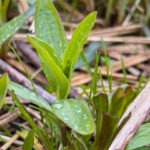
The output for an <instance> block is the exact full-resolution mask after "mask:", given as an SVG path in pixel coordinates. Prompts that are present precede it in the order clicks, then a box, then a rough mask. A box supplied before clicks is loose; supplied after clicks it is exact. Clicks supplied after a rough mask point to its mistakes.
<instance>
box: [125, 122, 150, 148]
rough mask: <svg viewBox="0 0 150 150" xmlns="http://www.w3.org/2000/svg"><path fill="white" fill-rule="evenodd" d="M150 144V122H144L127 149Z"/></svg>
mask: <svg viewBox="0 0 150 150" xmlns="http://www.w3.org/2000/svg"><path fill="white" fill-rule="evenodd" d="M148 144H150V123H146V124H143V125H142V126H141V127H140V128H139V129H138V131H137V132H136V134H135V135H134V137H133V138H132V139H131V141H130V142H129V144H128V146H127V148H126V150H133V149H136V148H139V147H142V146H145V145H148Z"/></svg>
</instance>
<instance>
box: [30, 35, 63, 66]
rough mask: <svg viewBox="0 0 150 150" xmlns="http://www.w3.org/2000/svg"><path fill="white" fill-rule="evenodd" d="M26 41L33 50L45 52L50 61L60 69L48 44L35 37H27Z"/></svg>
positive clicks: (57, 60) (58, 62) (59, 63)
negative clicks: (50, 58)
mask: <svg viewBox="0 0 150 150" xmlns="http://www.w3.org/2000/svg"><path fill="white" fill-rule="evenodd" d="M28 40H29V42H30V43H31V45H32V46H33V47H34V48H35V49H38V50H40V51H47V52H48V53H49V55H50V56H51V57H52V59H53V60H54V61H55V62H56V64H57V65H58V66H59V67H60V68H62V65H61V62H60V60H59V59H58V58H57V57H56V55H55V54H54V49H53V48H52V47H51V46H50V45H49V44H48V43H46V42H44V41H43V40H41V39H39V38H36V37H28Z"/></svg>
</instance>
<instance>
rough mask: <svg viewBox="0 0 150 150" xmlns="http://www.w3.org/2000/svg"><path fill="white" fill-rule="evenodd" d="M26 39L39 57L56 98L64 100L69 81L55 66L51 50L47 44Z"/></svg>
mask: <svg viewBox="0 0 150 150" xmlns="http://www.w3.org/2000/svg"><path fill="white" fill-rule="evenodd" d="M28 39H29V41H30V43H31V44H32V45H33V47H34V48H35V49H36V50H37V52H38V54H39V56H40V61H41V64H42V68H43V70H44V73H45V75H46V78H47V80H48V81H49V83H50V86H51V87H52V88H53V90H54V91H55V93H56V96H57V98H58V99H63V98H66V97H67V95H68V92H69V81H68V79H67V78H66V76H65V75H64V73H63V72H62V69H61V68H60V66H59V65H57V63H58V62H59V61H58V60H57V58H56V57H55V56H54V55H53V49H52V48H51V47H50V46H49V45H48V44H45V43H43V42H41V41H39V42H38V41H35V39H33V38H31V37H30V38H28ZM41 43H42V44H41ZM48 51H49V52H48Z"/></svg>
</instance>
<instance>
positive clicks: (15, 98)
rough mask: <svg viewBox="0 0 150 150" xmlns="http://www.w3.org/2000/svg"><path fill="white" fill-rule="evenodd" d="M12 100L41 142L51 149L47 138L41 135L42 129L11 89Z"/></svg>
mask: <svg viewBox="0 0 150 150" xmlns="http://www.w3.org/2000/svg"><path fill="white" fill-rule="evenodd" d="M12 100H13V101H14V103H15V104H16V106H17V107H18V108H19V110H20V112H21V113H22V115H23V116H22V117H23V118H24V119H25V120H27V121H28V123H29V124H30V126H31V127H32V128H33V129H34V131H35V133H36V134H37V135H38V137H39V139H40V140H41V141H42V142H43V144H44V145H45V147H46V148H48V150H51V149H53V147H52V145H51V144H49V142H48V139H45V136H44V135H43V133H42V131H41V130H40V128H39V127H38V126H37V125H36V123H35V122H34V121H33V119H32V118H31V116H30V115H29V114H28V112H27V111H26V109H25V108H24V106H23V105H22V104H21V103H20V102H19V100H18V98H17V96H16V95H15V93H14V92H13V91H12Z"/></svg>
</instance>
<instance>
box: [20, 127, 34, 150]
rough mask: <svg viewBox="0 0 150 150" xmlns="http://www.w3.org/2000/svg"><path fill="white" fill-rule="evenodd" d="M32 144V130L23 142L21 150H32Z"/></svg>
mask: <svg viewBox="0 0 150 150" xmlns="http://www.w3.org/2000/svg"><path fill="white" fill-rule="evenodd" d="M33 144H34V130H30V131H29V133H28V135H27V137H26V139H25V141H24V145H23V148H22V150H27V149H28V150H32V147H33Z"/></svg>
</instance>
